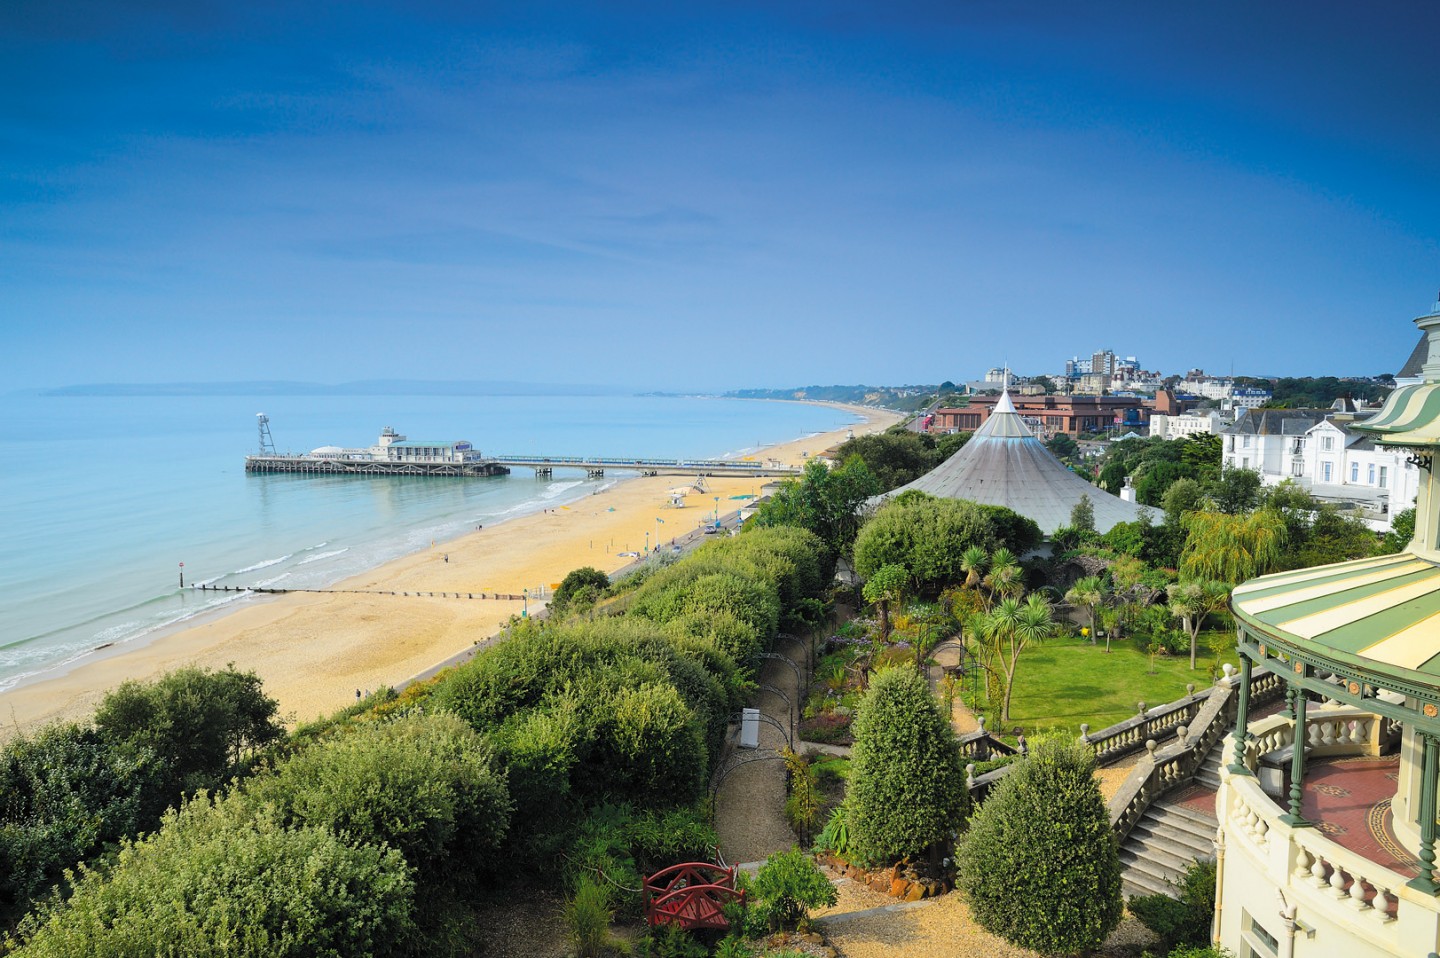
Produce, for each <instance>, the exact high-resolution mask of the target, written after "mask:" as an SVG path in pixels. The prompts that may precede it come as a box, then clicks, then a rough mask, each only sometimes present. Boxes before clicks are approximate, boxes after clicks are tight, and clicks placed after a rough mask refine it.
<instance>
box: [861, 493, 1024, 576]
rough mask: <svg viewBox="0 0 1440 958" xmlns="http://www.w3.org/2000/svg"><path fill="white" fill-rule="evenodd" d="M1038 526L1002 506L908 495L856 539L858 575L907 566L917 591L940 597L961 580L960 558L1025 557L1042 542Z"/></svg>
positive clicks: (879, 514)
mask: <svg viewBox="0 0 1440 958" xmlns="http://www.w3.org/2000/svg"><path fill="white" fill-rule="evenodd" d="M1039 540H1040V537H1039V531H1038V527H1036V526H1035V523H1034V522H1032V521H1030V520H1029V519H1026V518H1024V517H1023V516H1019V515H1017V514H1016V513H1014V512H1011V511H1010V510H1009V509H1004V508H1001V507H999V506H981V505H977V504H976V503H974V502H969V501H967V500H963V499H936V498H933V497H931V496H925V495H921V494H914V495H911V494H908V493H907V494H905V495H903V496H901V497H899V498H897V499H895V500H893V501H891V502H888V503H886V504H885V505H884V506H883V507H881V509H880V510H879V511H878V512H876V513H875V515H874V516H872V517H871V518H870V520H869V521H868V522H866V523H865V525H864V527H863V528H862V529H861V530H860V534H859V536H858V537H857V538H856V539H855V571H856V572H857V573H858V574H859V575H860V576H861V577H862V578H867V579H868V578H869V577H870V576H872V575H874V574H875V572H876V571H877V570H879V569H880V568H882V567H884V566H887V565H900V566H903V567H904V568H905V571H906V572H907V573H908V574H909V576H910V578H911V580H912V581H913V582H914V583H915V584H916V586H917V588H918V589H919V590H920V591H921V592H923V593H926V594H934V593H938V592H939V591H940V590H941V589H942V588H944V587H945V586H947V585H952V584H954V583H956V582H962V581H964V579H965V573H964V571H963V569H962V568H961V564H960V558H961V556H962V554H963V553H964V552H965V550H966V549H968V548H971V547H975V546H978V547H980V548H982V549H984V550H985V551H986V552H992V551H994V550H995V549H997V548H1001V547H1004V548H1008V549H1010V550H1011V551H1012V552H1015V553H1016V554H1017V555H1019V554H1023V553H1024V552H1026V551H1028V550H1029V549H1030V548H1032V547H1033V546H1034V545H1035V544H1036V543H1037V542H1039Z"/></svg>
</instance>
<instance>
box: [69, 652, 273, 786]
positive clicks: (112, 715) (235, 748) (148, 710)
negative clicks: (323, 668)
mask: <svg viewBox="0 0 1440 958" xmlns="http://www.w3.org/2000/svg"><path fill="white" fill-rule="evenodd" d="M277 708H278V703H276V701H275V700H274V699H272V698H270V697H269V696H268V695H266V694H265V693H264V691H263V690H262V689H261V687H260V677H259V676H258V675H256V674H255V673H254V672H237V671H235V669H234V668H227V669H225V670H223V671H218V672H217V671H212V670H210V669H199V668H184V669H178V670H176V671H174V672H171V673H169V674H168V675H165V676H162V677H161V678H159V679H157V680H156V681H154V682H134V681H131V682H126V683H124V684H123V685H121V686H120V687H119V688H118V689H116V690H114V691H113V692H111V693H110V694H108V695H106V696H105V698H104V699H103V700H102V701H101V702H100V708H99V709H98V710H97V711H96V713H95V725H96V727H97V728H99V729H100V732H101V734H102V735H104V737H105V738H106V739H107V740H109V741H111V742H113V743H115V744H116V745H117V746H120V747H123V748H127V749H130V750H132V751H139V750H148V751H150V752H153V753H154V754H155V755H156V756H157V757H158V758H159V760H160V761H161V762H162V763H163V769H164V771H163V775H164V781H165V783H166V787H167V788H168V790H169V792H170V794H169V795H168V796H167V797H166V801H173V800H174V799H176V798H178V797H179V796H180V794H181V793H182V792H188V791H193V790H195V789H198V788H212V787H214V786H216V785H219V784H221V783H222V782H224V781H225V780H226V779H227V778H229V777H230V776H231V775H232V774H234V773H235V772H236V771H239V770H240V769H241V767H242V765H243V763H244V762H245V761H246V760H247V759H249V758H250V757H251V756H252V755H253V754H254V753H255V752H256V750H258V749H260V748H263V747H264V746H266V745H269V744H270V743H272V742H275V741H278V740H279V739H281V738H282V737H284V734H285V729H284V728H283V727H282V726H281V725H280V723H279V722H277V721H276V720H275V713H276V709H277ZM160 807H161V808H163V807H164V805H163V804H162V805H161V806H160Z"/></svg>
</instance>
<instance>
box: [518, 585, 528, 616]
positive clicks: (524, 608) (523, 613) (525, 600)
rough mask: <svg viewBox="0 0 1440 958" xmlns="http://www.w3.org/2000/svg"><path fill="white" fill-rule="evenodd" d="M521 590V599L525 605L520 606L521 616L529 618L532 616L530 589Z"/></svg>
mask: <svg viewBox="0 0 1440 958" xmlns="http://www.w3.org/2000/svg"><path fill="white" fill-rule="evenodd" d="M520 592H521V593H522V594H521V596H520V601H521V602H523V603H524V605H522V606H521V607H520V618H522V619H528V618H530V590H529V589H528V588H525V589H521V590H520Z"/></svg>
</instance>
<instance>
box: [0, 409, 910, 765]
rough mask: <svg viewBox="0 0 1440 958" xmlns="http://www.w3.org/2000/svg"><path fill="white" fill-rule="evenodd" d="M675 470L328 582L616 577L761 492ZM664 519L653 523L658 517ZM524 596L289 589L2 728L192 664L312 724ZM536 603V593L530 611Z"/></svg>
mask: <svg viewBox="0 0 1440 958" xmlns="http://www.w3.org/2000/svg"><path fill="white" fill-rule="evenodd" d="M847 408H850V409H852V410H853V411H854V412H855V413H856V415H859V416H863V417H864V419H865V421H864V422H863V423H857V424H856V425H855V426H853V427H850V428H853V430H854V432H855V434H856V435H860V434H863V433H868V432H877V431H881V430H883V429H885V428H887V427H888V426H890V425H891V424H893V423H894V422H896V421H897V420H898V419H899V417H898V416H897V415H896V414H894V413H889V412H886V411H883V410H872V409H864V408H861V407H847ZM845 434H846V430H845V429H840V430H836V431H834V432H830V433H825V434H823V435H820V436H812V437H809V438H807V439H802V440H797V441H795V442H791V443H786V444H783V445H779V446H775V447H771V448H769V449H766V450H764V451H763V452H761V453H757V455H759V456H764V457H766V458H774V459H778V460H780V461H781V462H784V463H790V464H796V465H799V464H803V463H804V461H805V458H806V455H805V454H807V453H808V454H809V455H814V454H817V453H820V452H822V451H824V450H825V449H828V448H830V447H832V446H834V445H836V444H838V443H840V442H842V441H844V439H845ZM690 481H691V480H687V479H685V478H683V477H679V476H654V477H639V478H633V479H626V480H624V481H621V482H618V483H616V484H615V485H614V486H612V487H611V488H609V489H606V490H604V491H601V492H598V493H596V494H594V495H591V496H588V497H586V498H585V499H583V500H581V501H579V502H575V503H572V504H571V505H569V506H561V507H559V508H556V509H551V510H548V511H543V512H539V513H534V514H531V515H527V516H522V517H519V518H516V519H512V520H510V521H508V522H505V523H502V524H499V525H495V526H487V527H486V528H484V529H481V530H478V531H476V532H472V533H469V534H467V535H465V536H462V537H461V538H459V539H453V540H450V541H448V542H439V543H436V544H435V545H434V546H432V547H430V548H427V549H424V550H422V551H420V552H417V553H414V554H411V555H408V556H404V557H402V558H400V559H396V560H395V561H393V562H389V563H386V564H385V565H382V566H380V567H378V568H375V569H372V570H370V571H368V572H365V573H361V574H360V575H357V576H354V577H352V578H350V579H347V580H345V581H344V582H340V583H337V584H336V585H335V586H334V588H335V589H336V590H340V589H361V590H394V591H398V592H406V591H408V592H412V593H413V592H452V593H453V592H460V593H481V592H485V593H495V592H500V593H513V594H516V595H519V594H521V593H522V590H525V589H529V590H530V591H531V592H532V593H535V592H536V591H543V590H548V589H549V588H551V587H553V586H554V585H557V584H558V583H559V582H560V580H561V579H563V578H564V577H565V575H566V573H568V572H569V571H570V570H572V569H575V568H578V567H580V566H586V565H588V566H594V567H595V568H597V569H600V570H602V571H604V572H606V573H612V572H614V571H616V570H617V569H620V568H622V567H623V566H625V565H627V564H628V563H630V562H632V561H633V557H630V556H622V555H620V554H619V553H622V552H641V551H643V550H644V549H645V547H646V545H647V542H648V544H649V545H650V546H652V547H653V546H654V545H655V544H656V543H655V542H654V540H655V538H656V535H657V532H658V534H659V536H660V538H661V539H662V540H663V541H664V543H665V544H667V545H668V543H669V541H670V539H672V538H677V537H680V536H683V535H684V534H685V533H688V532H691V531H693V530H695V529H696V528H697V527H698V526H699V525H700V524H701V522H702V521H703V520H704V517H705V516H707V515H713V513H714V510H715V506H716V502H715V497H717V496H718V497H719V507H720V511H721V512H722V514H723V513H725V512H729V511H732V510H734V509H735V508H736V507H737V506H738V505H740V504H741V502H740V501H738V500H731V499H730V497H731V496H739V495H749V494H759V493H760V491H761V488H760V487H761V486H762V485H763V484H764V483H765V482H768V481H771V480H764V479H747V478H727V477H715V478H707V479H706V481H705V482H706V492H705V493H703V494H701V493H692V494H690V495H689V496H688V497H687V498H686V499H685V505H684V507H683V508H676V507H674V506H672V505H671V504H670V497H669V495H668V492H669V490H671V489H674V488H676V487H678V486H682V485H687V484H688V483H689V482H690ZM657 520H658V521H657ZM523 604H524V603H523V602H521V601H508V600H498V601H497V600H494V599H465V598H440V597H433V598H432V597H428V596H415V595H411V596H404V595H395V596H391V595H364V594H355V593H347V592H339V591H336V592H327V593H292V594H288V595H282V596H276V597H274V598H269V599H257V600H255V601H253V602H249V603H247V604H246V605H245V607H243V608H241V609H238V610H236V611H234V612H231V613H228V614H226V615H223V616H221V617H219V618H216V619H214V620H212V621H205V622H201V623H199V624H191V625H190V626H189V627H187V628H185V629H183V630H181V631H177V632H173V633H171V634H165V635H161V636H158V637H156V638H153V639H151V640H150V641H148V642H146V643H145V644H144V645H138V646H134V647H116V648H115V649H109V650H105V651H102V652H97V653H95V654H94V655H93V656H91V657H88V658H86V659H82V660H81V661H80V662H78V663H75V664H73V665H71V666H69V667H67V670H66V671H64V672H63V673H60V674H56V675H54V676H52V677H47V678H43V679H41V680H39V681H36V682H32V683H29V684H26V685H21V686H18V687H16V688H14V689H11V690H9V691H7V692H5V693H3V694H0V738H7V737H9V736H11V735H13V734H15V733H16V732H17V731H23V730H28V729H32V728H34V727H36V726H38V725H41V724H44V723H46V722H50V721H54V720H57V719H79V718H84V717H85V716H88V715H89V714H91V713H92V712H93V711H94V709H95V707H96V706H97V705H98V703H99V702H100V699H101V698H102V697H103V696H104V694H105V692H106V691H107V690H109V689H111V688H113V687H114V686H116V685H118V684H120V683H121V682H123V681H126V680H128V679H141V680H146V679H153V678H155V677H157V676H159V675H161V674H163V673H165V672H168V671H170V670H172V669H176V668H179V667H181V666H186V665H199V666H203V667H208V668H223V667H225V666H226V665H227V664H229V663H234V664H235V666H236V667H237V668H241V669H249V670H254V671H255V672H256V673H258V674H259V675H260V677H261V678H262V680H263V681H264V683H265V690H266V692H268V693H269V694H270V695H272V696H274V697H275V698H276V699H277V700H279V702H280V712H281V714H282V715H283V716H284V717H285V718H286V720H287V721H289V722H291V723H294V722H300V721H307V720H310V719H313V718H316V717H318V716H320V715H324V714H328V713H330V712H333V711H335V710H336V709H338V708H342V707H344V706H345V705H347V704H349V703H353V702H354V701H355V692H356V690H361V691H367V692H368V691H370V690H373V689H377V688H382V687H384V686H387V685H397V684H399V683H401V682H403V681H405V680H406V679H409V678H411V677H413V676H415V675H418V674H420V673H422V672H424V671H426V670H427V669H431V668H433V667H434V666H436V665H437V664H439V663H441V662H444V661H445V660H447V659H449V658H450V657H452V656H455V655H457V654H459V653H462V652H464V651H465V650H466V649H469V648H472V647H473V646H474V645H475V643H476V642H479V641H483V640H485V639H488V638H490V637H491V636H493V635H494V634H495V633H496V632H497V631H498V630H499V628H500V627H501V626H502V625H503V624H504V623H505V622H506V621H508V620H509V619H510V617H511V616H512V615H518V614H519V613H520V612H521V609H522V605H523ZM539 607H541V606H540V604H539V603H536V602H531V603H529V608H530V610H531V611H532V612H534V611H535V610H536V609H537V608H539Z"/></svg>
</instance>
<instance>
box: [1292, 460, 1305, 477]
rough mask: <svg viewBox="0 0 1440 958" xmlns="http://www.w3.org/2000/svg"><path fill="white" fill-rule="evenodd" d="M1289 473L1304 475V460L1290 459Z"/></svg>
mask: <svg viewBox="0 0 1440 958" xmlns="http://www.w3.org/2000/svg"><path fill="white" fill-rule="evenodd" d="M1290 475H1292V476H1303V475H1305V460H1304V459H1292V460H1291V461H1290Z"/></svg>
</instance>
